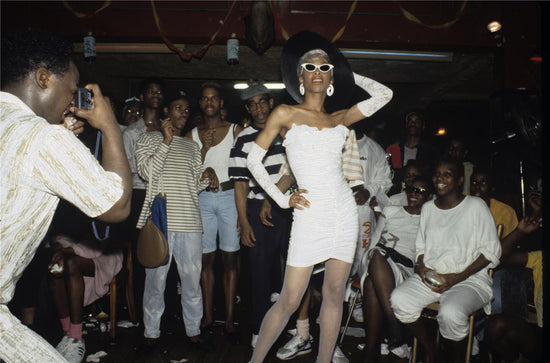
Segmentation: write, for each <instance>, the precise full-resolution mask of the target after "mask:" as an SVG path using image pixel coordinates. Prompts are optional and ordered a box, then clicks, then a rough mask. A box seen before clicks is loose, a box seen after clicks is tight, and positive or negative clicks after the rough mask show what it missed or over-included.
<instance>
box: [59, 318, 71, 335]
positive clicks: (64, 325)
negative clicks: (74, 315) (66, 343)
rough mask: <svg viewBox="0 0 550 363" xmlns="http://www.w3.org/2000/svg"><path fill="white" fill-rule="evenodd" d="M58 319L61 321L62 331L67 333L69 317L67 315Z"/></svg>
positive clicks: (69, 324) (69, 323) (69, 322)
mask: <svg viewBox="0 0 550 363" xmlns="http://www.w3.org/2000/svg"><path fill="white" fill-rule="evenodd" d="M59 321H60V322H61V328H63V333H68V332H69V327H70V326H71V319H70V318H69V317H68V316H67V317H64V318H61V319H59Z"/></svg>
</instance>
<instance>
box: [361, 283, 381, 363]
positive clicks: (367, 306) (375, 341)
mask: <svg viewBox="0 0 550 363" xmlns="http://www.w3.org/2000/svg"><path fill="white" fill-rule="evenodd" d="M363 292H364V293H363V314H364V316H365V332H366V334H367V341H366V347H365V349H366V351H365V360H364V361H365V363H366V362H369V363H370V362H378V361H379V360H380V331H381V330H382V308H381V307H380V303H379V302H378V296H376V291H375V289H374V285H373V282H372V279H371V277H370V275H369V276H368V277H367V278H366V279H365V282H364V283H363Z"/></svg>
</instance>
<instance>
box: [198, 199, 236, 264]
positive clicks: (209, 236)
mask: <svg viewBox="0 0 550 363" xmlns="http://www.w3.org/2000/svg"><path fill="white" fill-rule="evenodd" d="M199 204H200V209H201V218H202V229H203V234H202V248H203V253H210V252H214V251H216V249H217V245H216V237H217V235H218V233H219V237H220V238H219V240H220V250H222V251H225V252H236V251H238V250H239V249H240V244H239V235H238V233H237V217H238V214H237V207H236V205H235V189H229V190H226V191H222V190H220V191H218V192H215V193H214V192H212V191H202V192H201V193H200V194H199Z"/></svg>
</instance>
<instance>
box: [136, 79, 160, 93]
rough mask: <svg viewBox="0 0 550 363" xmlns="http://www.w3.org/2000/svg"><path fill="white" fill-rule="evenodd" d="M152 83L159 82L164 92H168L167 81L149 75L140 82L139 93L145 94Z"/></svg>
mask: <svg viewBox="0 0 550 363" xmlns="http://www.w3.org/2000/svg"><path fill="white" fill-rule="evenodd" d="M152 84H158V85H159V86H160V89H161V90H162V92H163V93H166V83H164V81H163V80H162V79H160V78H158V77H148V78H145V79H144V80H143V81H141V82H140V84H139V94H140V95H144V94H145V93H146V92H147V89H148V88H149V86H150V85H152Z"/></svg>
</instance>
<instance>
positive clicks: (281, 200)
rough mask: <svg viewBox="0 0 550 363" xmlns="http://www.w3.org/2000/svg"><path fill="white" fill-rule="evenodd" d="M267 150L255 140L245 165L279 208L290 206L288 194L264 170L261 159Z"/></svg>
mask: <svg viewBox="0 0 550 363" xmlns="http://www.w3.org/2000/svg"><path fill="white" fill-rule="evenodd" d="M266 152H267V150H264V149H262V148H261V147H260V146H259V145H258V144H256V143H255V142H254V143H252V147H251V148H250V151H249V152H248V157H247V158H246V166H247V167H248V170H250V173H251V174H252V176H253V177H254V179H256V182H257V183H258V184H259V185H260V186H261V187H262V188H263V189H264V191H265V192H266V193H267V194H268V195H269V196H270V197H271V199H273V200H274V201H275V203H277V204H278V205H279V207H281V208H285V209H286V208H290V205H289V201H290V196H286V195H284V194H283V193H282V192H281V191H280V190H279V188H277V186H276V185H275V184H274V183H273V181H271V178H270V177H269V174H268V173H267V170H265V167H264V165H263V164H262V160H263V158H264V156H265V153H266Z"/></svg>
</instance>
